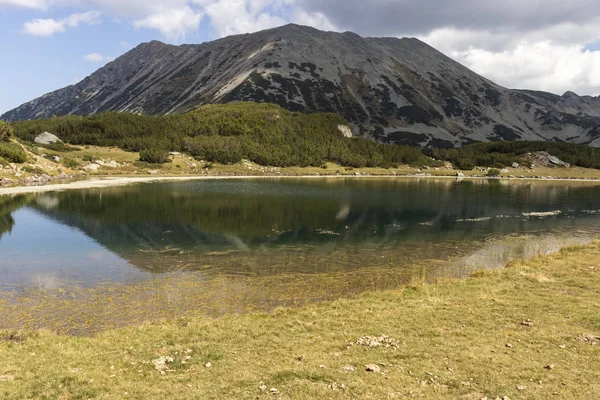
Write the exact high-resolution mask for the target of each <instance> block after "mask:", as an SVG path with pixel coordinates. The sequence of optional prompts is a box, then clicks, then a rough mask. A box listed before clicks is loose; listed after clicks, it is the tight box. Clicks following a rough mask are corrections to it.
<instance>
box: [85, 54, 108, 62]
mask: <svg viewBox="0 0 600 400" xmlns="http://www.w3.org/2000/svg"><path fill="white" fill-rule="evenodd" d="M83 59H84V60H85V61H89V62H92V63H101V62H109V61H113V60H114V59H115V58H114V57H109V56H103V55H102V54H98V53H90V54H86V55H85V56H83Z"/></svg>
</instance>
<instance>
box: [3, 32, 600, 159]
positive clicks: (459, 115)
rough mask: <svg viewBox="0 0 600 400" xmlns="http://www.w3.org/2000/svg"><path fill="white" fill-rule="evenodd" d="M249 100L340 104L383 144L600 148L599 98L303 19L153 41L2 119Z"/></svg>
mask: <svg viewBox="0 0 600 400" xmlns="http://www.w3.org/2000/svg"><path fill="white" fill-rule="evenodd" d="M240 100H252V101H265V102H272V103H276V104H279V105H281V106H282V107H284V108H287V109H289V110H293V111H308V112H311V111H332V112H336V113H339V114H340V115H342V116H343V117H345V118H346V119H347V120H348V121H349V122H351V123H352V125H353V127H354V133H355V134H362V135H365V136H370V137H374V138H376V139H378V140H380V141H382V142H391V143H398V144H400V143H405V144H419V145H422V146H426V145H430V146H438V147H450V146H457V145H460V144H464V143H471V142H475V141H493V140H516V139H523V140H555V141H568V142H573V143H582V144H591V145H598V146H600V97H596V98H594V97H589V96H585V97H579V96H577V95H575V94H574V93H571V92H567V93H565V94H564V95H563V96H557V95H553V94H550V93H544V92H534V91H523V90H509V89H506V88H503V87H501V86H498V85H496V84H494V83H493V82H491V81H489V80H487V79H485V78H483V77H481V76H479V75H477V74H475V73H474V72H472V71H471V70H469V69H468V68H466V67H464V66H462V65H460V64H459V63H457V62H455V61H453V60H452V59H450V58H448V57H446V56H444V55H443V54H442V53H440V52H438V51H437V50H435V49H433V48H432V47H430V46H428V45H426V44H425V43H423V42H420V41H419V40H417V39H395V38H362V37H360V36H358V35H356V34H354V33H350V32H346V33H334V32H322V31H319V30H316V29H313V28H308V27H303V26H298V25H286V26H283V27H280V28H275V29H270V30H266V31H262V32H257V33H254V34H246V35H237V36H231V37H227V38H224V39H220V40H217V41H214V42H209V43H204V44H200V45H182V46H172V45H167V44H164V43H160V42H156V41H153V42H150V43H144V44H141V45H140V46H138V47H136V48H135V49H133V50H131V51H130V52H128V53H126V54H125V55H123V56H122V57H119V58H118V59H117V60H115V61H114V62H111V63H110V64H108V65H106V66H105V67H103V68H101V69H99V70H98V71H97V72H95V73H94V74H92V75H91V76H89V77H87V78H85V79H84V80H83V81H81V82H80V83H78V84H76V85H73V86H69V87H67V88H64V89H60V90H58V91H55V92H52V93H49V94H47V95H45V96H42V97H40V98H38V99H35V100H33V101H31V102H29V103H26V104H24V105H22V106H20V107H18V108H16V109H15V110H12V111H9V112H8V113H6V114H4V115H3V116H2V117H0V118H1V119H4V120H8V121H18V120H24V119H37V118H46V117H50V116H52V115H67V114H77V115H91V114H95V113H98V112H102V111H107V110H111V111H119V112H134V113H142V114H161V115H162V114H170V113H181V112H186V111H188V110H191V109H194V108H196V107H198V106H199V105H202V104H207V103H225V102H231V101H240Z"/></svg>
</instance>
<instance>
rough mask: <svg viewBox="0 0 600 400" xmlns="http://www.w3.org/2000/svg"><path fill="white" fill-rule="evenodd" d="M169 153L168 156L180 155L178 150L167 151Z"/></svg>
mask: <svg viewBox="0 0 600 400" xmlns="http://www.w3.org/2000/svg"><path fill="white" fill-rule="evenodd" d="M169 155H170V156H173V157H176V156H180V155H181V153H180V152H178V151H170V152H169Z"/></svg>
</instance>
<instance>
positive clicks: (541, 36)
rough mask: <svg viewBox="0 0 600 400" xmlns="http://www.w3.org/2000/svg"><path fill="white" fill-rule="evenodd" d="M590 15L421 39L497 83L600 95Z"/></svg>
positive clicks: (441, 32) (599, 62) (599, 60)
mask: <svg viewBox="0 0 600 400" xmlns="http://www.w3.org/2000/svg"><path fill="white" fill-rule="evenodd" d="M598 23H600V20H598V19H593V20H591V21H590V22H588V23H585V24H580V25H576V24H572V23H562V24H557V25H554V26H551V27H547V28H544V29H537V30H532V31H528V32H522V33H520V34H518V35H515V34H514V33H511V32H509V31H496V32H491V31H476V30H465V29H462V30H461V29H454V28H443V29H437V30H434V31H433V32H431V33H430V34H428V35H425V36H421V37H420V39H422V40H423V41H425V42H426V43H428V44H430V45H431V46H433V47H435V48H436V49H438V50H440V51H442V52H443V53H445V54H447V55H448V56H450V57H452V58H454V59H455V60H456V61H458V62H460V63H461V64H464V65H465V66H467V67H469V68H470V69H472V70H473V71H475V72H477V73H478V74H480V75H483V76H485V77H486V78H489V79H491V80H493V81H495V82H496V83H498V84H500V85H503V86H506V87H509V88H519V89H535V90H544V91H549V92H553V93H557V94H562V93H564V92H566V91H567V90H571V91H574V92H576V93H578V94H580V95H584V94H590V95H598V94H600V52H590V51H586V50H585V46H586V45H587V44H589V43H593V42H595V41H596V40H597V39H598V37H599V36H600V33H598V30H597V26H598V25H597V24H598Z"/></svg>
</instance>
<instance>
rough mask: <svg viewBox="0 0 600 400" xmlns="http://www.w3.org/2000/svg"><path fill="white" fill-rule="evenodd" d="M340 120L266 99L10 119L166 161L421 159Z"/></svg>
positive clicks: (374, 163) (31, 129) (71, 139)
mask: <svg viewBox="0 0 600 400" xmlns="http://www.w3.org/2000/svg"><path fill="white" fill-rule="evenodd" d="M340 125H342V126H343V125H346V121H345V120H344V119H343V118H342V117H340V116H338V115H336V114H330V113H315V114H303V113H293V112H289V111H286V110H283V109H282V108H280V107H279V106H276V105H272V104H258V103H233V104H227V105H207V106H203V107H200V108H199V109H197V110H195V111H192V112H189V113H186V114H180V115H168V116H161V117H159V116H140V115H135V114H129V113H112V112H107V113H101V114H97V115H93V116H90V117H80V116H66V117H58V118H50V119H45V120H34V121H24V122H19V123H15V124H13V126H14V130H15V132H16V135H17V136H18V137H19V138H20V139H22V140H26V141H33V140H34V139H35V137H36V136H37V135H39V134H40V133H42V132H44V131H48V132H51V133H53V134H55V135H57V136H58V137H59V138H61V139H62V140H63V141H65V142H67V143H70V144H74V145H100V146H118V147H120V148H122V149H124V150H129V151H139V152H140V154H141V156H142V159H143V160H145V161H149V162H164V161H166V158H167V155H168V152H169V151H181V152H187V153H189V154H191V155H193V156H195V157H198V158H202V159H204V160H207V161H214V162H221V163H224V164H232V163H236V162H239V161H241V160H242V159H248V160H250V161H253V162H255V163H257V164H261V165H268V166H277V167H283V166H291V165H298V166H321V165H322V164H323V163H325V162H327V161H329V162H335V163H339V164H340V165H343V166H351V167H357V168H358V167H365V166H369V167H390V166H395V165H399V164H412V163H420V164H428V163H431V159H429V158H428V157H426V156H425V155H424V154H423V153H422V152H421V150H420V149H419V148H416V147H408V146H396V145H389V144H378V143H375V142H373V141H370V140H367V139H364V138H346V137H344V135H343V134H342V132H341V131H340V129H339V126H340Z"/></svg>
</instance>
